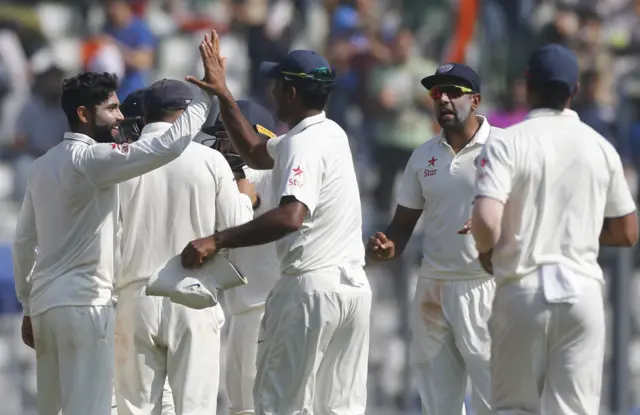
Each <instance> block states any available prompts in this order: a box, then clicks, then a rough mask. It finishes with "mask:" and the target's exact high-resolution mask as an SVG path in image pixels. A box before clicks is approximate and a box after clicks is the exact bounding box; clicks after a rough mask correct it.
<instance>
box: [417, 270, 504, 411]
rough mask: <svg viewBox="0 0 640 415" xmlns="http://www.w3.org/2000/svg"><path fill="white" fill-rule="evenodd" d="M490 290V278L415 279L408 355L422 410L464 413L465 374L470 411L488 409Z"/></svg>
mask: <svg viewBox="0 0 640 415" xmlns="http://www.w3.org/2000/svg"><path fill="white" fill-rule="evenodd" d="M494 292H495V282H494V280H493V278H480V279H469V280H435V279H430V278H420V279H419V280H418V283H417V286H416V294H415V297H414V300H413V304H412V313H411V320H412V321H411V327H412V332H413V339H412V341H411V349H410V350H411V352H410V359H411V363H412V368H413V373H414V379H415V381H416V387H417V389H418V393H419V394H420V399H421V400H422V413H423V414H427V415H460V414H464V398H465V394H466V388H467V379H468V378H469V379H471V387H472V402H471V403H472V406H473V409H474V411H475V412H476V414H478V415H487V414H490V413H491V410H490V406H489V405H490V402H491V397H490V396H491V373H490V358H491V354H490V353H491V337H490V336H489V328H488V324H489V318H490V317H491V305H492V302H493V296H494Z"/></svg>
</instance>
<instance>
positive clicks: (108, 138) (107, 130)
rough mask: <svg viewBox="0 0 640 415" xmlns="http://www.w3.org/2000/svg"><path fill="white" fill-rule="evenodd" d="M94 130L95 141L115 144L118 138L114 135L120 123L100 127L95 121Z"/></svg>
mask: <svg viewBox="0 0 640 415" xmlns="http://www.w3.org/2000/svg"><path fill="white" fill-rule="evenodd" d="M92 128H93V137H92V138H93V139H94V140H96V141H97V142H98V143H113V142H115V139H116V137H115V136H114V134H113V131H114V129H115V130H117V129H118V123H113V124H109V125H99V124H97V123H96V122H95V121H94V122H93V125H92Z"/></svg>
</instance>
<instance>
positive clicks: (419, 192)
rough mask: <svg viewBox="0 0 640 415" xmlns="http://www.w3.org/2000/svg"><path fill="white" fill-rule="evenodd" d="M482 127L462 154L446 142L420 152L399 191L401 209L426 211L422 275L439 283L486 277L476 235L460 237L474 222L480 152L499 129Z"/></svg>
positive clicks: (442, 140)
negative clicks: (476, 243) (475, 186)
mask: <svg viewBox="0 0 640 415" xmlns="http://www.w3.org/2000/svg"><path fill="white" fill-rule="evenodd" d="M480 118H481V120H482V124H481V126H480V128H479V130H478V131H477V133H476V134H475V136H474V137H473V138H472V140H471V141H470V142H469V144H467V146H465V147H464V148H463V149H462V150H461V151H459V152H458V153H457V154H456V153H455V152H454V151H453V149H452V148H451V146H450V145H449V143H448V142H447V140H446V137H444V136H439V137H435V138H433V139H431V140H429V141H427V142H425V143H424V144H422V145H421V146H420V147H418V148H417V149H416V150H415V151H414V152H413V154H412V155H411V158H410V159H409V163H408V164H407V167H406V170H405V172H404V176H403V177H402V181H401V183H400V187H399V189H398V197H397V201H398V204H399V205H401V206H405V207H407V208H410V209H419V210H423V211H424V213H423V220H424V237H423V244H422V266H421V269H420V276H421V277H426V278H435V279H471V278H487V276H488V275H487V274H486V273H485V272H484V271H483V270H482V267H481V266H480V264H479V262H478V260H477V258H478V252H477V250H476V248H475V243H474V241H473V237H472V236H471V235H458V233H457V231H458V230H460V229H462V227H463V226H464V224H465V222H466V221H467V220H469V218H470V217H471V208H472V203H473V198H474V185H475V177H476V170H477V168H478V163H479V162H480V161H479V156H480V151H481V150H482V147H483V145H484V143H485V142H486V141H487V139H488V138H489V137H490V136H494V135H497V134H500V133H501V132H502V130H501V129H499V128H494V127H491V126H490V125H489V122H488V121H487V120H486V119H485V118H483V117H480Z"/></svg>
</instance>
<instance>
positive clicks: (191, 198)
mask: <svg viewBox="0 0 640 415" xmlns="http://www.w3.org/2000/svg"><path fill="white" fill-rule="evenodd" d="M169 128H171V124H170V123H165V122H157V123H152V124H148V125H146V126H145V127H144V129H143V130H142V135H141V136H140V139H139V140H140V141H148V140H150V139H152V138H154V137H157V136H159V135H161V134H164V133H165V132H166V131H167V130H168V129H169ZM118 192H119V199H120V218H121V220H122V236H121V240H120V252H121V259H120V262H121V264H120V268H119V272H118V273H117V278H116V289H117V290H120V289H122V288H124V287H126V286H127V285H129V284H131V283H134V282H138V281H147V280H148V279H149V278H151V276H152V275H153V274H154V273H155V272H157V271H158V270H159V269H161V268H162V267H163V266H164V265H166V263H167V261H168V260H169V259H171V258H172V257H174V256H176V255H178V254H179V253H180V252H182V250H183V249H184V247H185V246H187V244H188V243H189V242H190V241H192V240H194V239H198V238H202V237H205V236H209V235H213V234H214V233H215V231H216V230H223V229H226V228H229V227H232V226H238V225H241V224H243V223H245V222H248V221H249V220H251V219H252V218H253V206H252V203H251V200H250V199H249V197H248V196H246V195H243V194H241V193H240V192H239V191H238V186H237V184H236V181H235V180H234V177H233V172H232V171H231V168H230V167H229V163H227V160H225V158H224V157H223V156H222V154H220V153H219V152H218V151H216V150H211V149H208V148H207V147H205V146H203V145H202V144H198V143H191V144H189V146H188V147H187V149H186V150H185V151H184V153H182V155H181V156H180V157H178V158H177V159H176V160H174V161H172V162H171V163H169V164H167V165H166V166H163V167H161V168H159V169H156V170H154V171H152V172H149V173H147V174H145V175H143V176H140V177H135V178H133V179H131V180H127V181H126V182H123V183H120V184H119V185H118Z"/></svg>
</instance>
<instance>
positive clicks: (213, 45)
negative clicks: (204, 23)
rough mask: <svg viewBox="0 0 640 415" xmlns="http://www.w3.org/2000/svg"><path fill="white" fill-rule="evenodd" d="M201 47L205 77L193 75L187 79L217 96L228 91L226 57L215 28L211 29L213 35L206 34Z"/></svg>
mask: <svg viewBox="0 0 640 415" xmlns="http://www.w3.org/2000/svg"><path fill="white" fill-rule="evenodd" d="M199 49H200V56H201V57H202V64H203V66H204V78H202V80H200V79H196V78H194V77H193V76H187V77H186V78H185V80H186V81H187V82H189V83H192V84H194V85H196V86H197V87H198V88H201V89H204V90H205V91H207V92H208V93H210V94H212V95H215V96H220V95H222V94H224V93H226V92H227V84H226V81H225V63H226V58H223V57H222V56H221V55H220V38H219V37H218V34H217V33H216V31H215V30H212V31H211V35H209V36H208V35H205V36H204V40H203V41H202V43H200V47H199Z"/></svg>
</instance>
